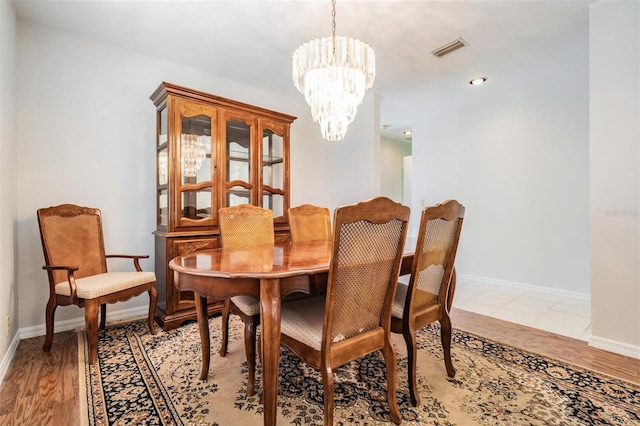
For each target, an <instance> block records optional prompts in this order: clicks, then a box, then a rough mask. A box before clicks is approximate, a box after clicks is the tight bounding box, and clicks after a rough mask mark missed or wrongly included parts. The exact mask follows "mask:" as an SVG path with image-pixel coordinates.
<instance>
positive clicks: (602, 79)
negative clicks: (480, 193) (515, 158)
mask: <svg viewBox="0 0 640 426" xmlns="http://www.w3.org/2000/svg"><path fill="white" fill-rule="evenodd" d="M639 22H640V3H638V2H637V1H601V2H598V3H595V4H593V5H591V7H590V73H591V75H590V92H591V97H590V106H591V108H590V136H591V141H590V145H591V270H592V276H591V291H592V305H591V318H592V325H591V333H592V337H591V339H590V344H591V345H592V346H596V347H599V348H603V349H608V350H614V351H615V352H619V353H625V352H626V353H628V355H630V356H634V357H636V358H640V174H639V172H638V170H639V169H640V149H639V144H640V143H639V141H640V119H639V117H640V31H639V29H638V27H639V24H638V23H639Z"/></svg>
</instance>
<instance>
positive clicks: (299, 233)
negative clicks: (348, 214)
mask: <svg viewBox="0 0 640 426" xmlns="http://www.w3.org/2000/svg"><path fill="white" fill-rule="evenodd" d="M289 229H290V236H291V241H294V242H295V241H316V240H330V239H331V213H330V212H329V209H328V208H326V207H320V206H314V205H312V204H302V205H300V206H296V207H291V208H290V209H289Z"/></svg>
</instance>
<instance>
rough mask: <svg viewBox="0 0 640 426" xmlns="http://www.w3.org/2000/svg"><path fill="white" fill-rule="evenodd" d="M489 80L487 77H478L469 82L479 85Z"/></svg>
mask: <svg viewBox="0 0 640 426" xmlns="http://www.w3.org/2000/svg"><path fill="white" fill-rule="evenodd" d="M486 81H487V77H477V78H474V79H473V80H471V81H470V82H469V84H471V85H473V86H479V85H480V84H484V83H485V82H486Z"/></svg>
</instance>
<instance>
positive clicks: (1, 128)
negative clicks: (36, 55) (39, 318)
mask: <svg viewBox="0 0 640 426" xmlns="http://www.w3.org/2000/svg"><path fill="white" fill-rule="evenodd" d="M15 55H16V19H15V14H14V11H13V4H12V3H10V2H7V1H1V2H0V205H1V206H2V208H1V209H0V294H1V295H2V297H0V324H2V328H0V359H2V360H3V361H2V362H1V363H0V382H2V379H3V378H4V375H5V373H6V371H7V368H8V367H9V365H8V364H9V361H10V359H9V358H10V357H5V355H6V354H7V353H8V352H13V351H15V348H16V346H17V342H18V340H17V333H16V332H17V330H18V303H17V302H18V284H17V279H16V255H15V217H16V204H17V201H16V186H15V182H16V105H15V102H16V90H15V82H16V73H15V64H16V59H15ZM7 319H9V321H10V324H11V325H10V327H9V329H8V330H7V328H6V327H7V325H6V321H7Z"/></svg>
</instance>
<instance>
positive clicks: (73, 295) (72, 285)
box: [42, 265, 78, 305]
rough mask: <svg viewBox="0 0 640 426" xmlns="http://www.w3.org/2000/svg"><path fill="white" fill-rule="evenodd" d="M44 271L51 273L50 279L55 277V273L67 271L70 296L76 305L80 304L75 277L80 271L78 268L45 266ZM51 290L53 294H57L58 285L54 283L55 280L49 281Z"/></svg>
mask: <svg viewBox="0 0 640 426" xmlns="http://www.w3.org/2000/svg"><path fill="white" fill-rule="evenodd" d="M42 269H44V270H46V271H47V272H48V273H49V276H50V277H53V275H52V273H53V271H64V270H66V271H67V282H68V283H69V294H70V297H71V302H72V303H74V304H76V305H77V304H78V294H77V292H76V278H75V276H74V275H73V272H74V271H77V270H78V267H77V266H57V265H44V266H43V267H42ZM49 285H50V290H51V292H52V294H55V293H56V288H55V287H56V283H55V282H53V278H51V279H49Z"/></svg>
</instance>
